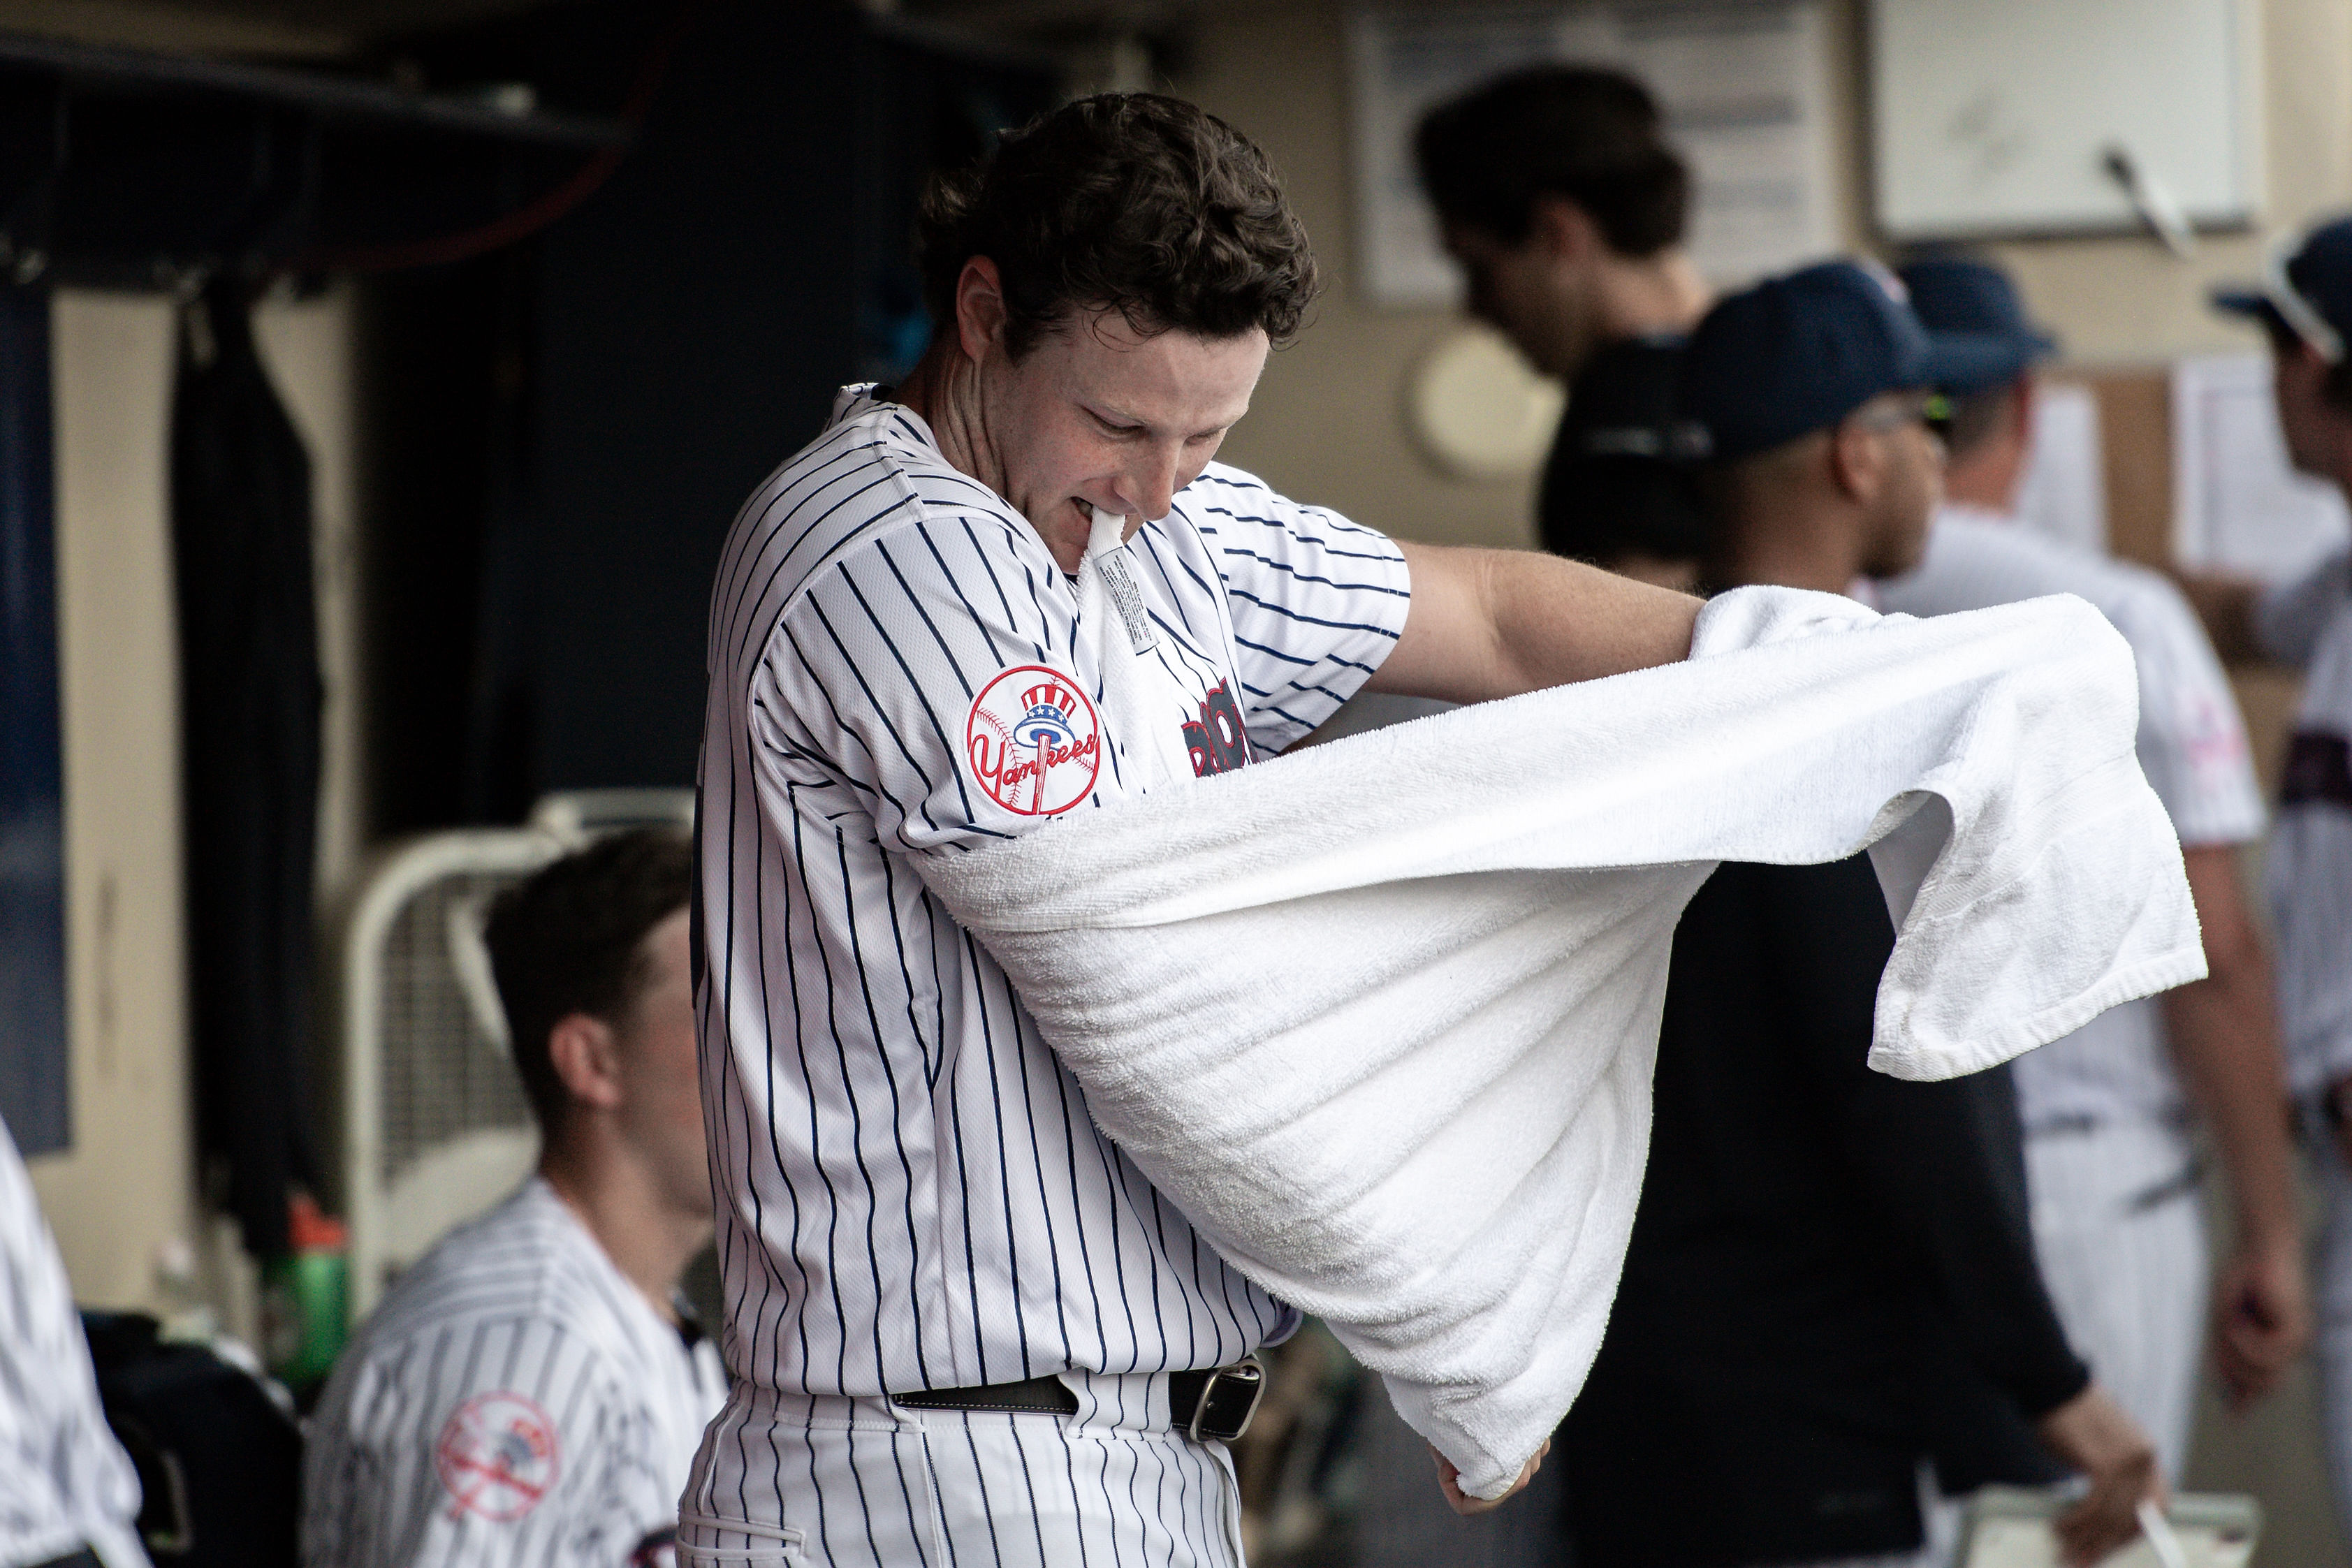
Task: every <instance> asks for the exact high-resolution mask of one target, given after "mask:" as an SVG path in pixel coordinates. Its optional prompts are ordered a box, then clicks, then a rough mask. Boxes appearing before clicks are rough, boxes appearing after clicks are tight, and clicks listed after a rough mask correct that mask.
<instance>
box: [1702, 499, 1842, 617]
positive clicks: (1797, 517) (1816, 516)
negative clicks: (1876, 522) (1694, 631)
mask: <svg viewBox="0 0 2352 1568" xmlns="http://www.w3.org/2000/svg"><path fill="white" fill-rule="evenodd" d="M1846 521H1847V519H1846V518H1844V517H1843V516H1842V515H1841V513H1840V512H1839V510H1838V509H1837V508H1836V507H1833V506H1832V505H1831V504H1830V503H1829V502H1828V499H1827V497H1818V496H1814V495H1811V494H1806V495H1798V494H1794V493H1791V494H1789V495H1786V496H1782V497H1770V498H1768V497H1749V498H1748V501H1747V503H1746V504H1745V505H1743V506H1741V507H1738V511H1737V513H1736V514H1735V520H1734V522H1733V524H1732V526H1731V527H1730V528H1726V529H1725V530H1724V532H1723V541H1722V546H1721V549H1720V550H1719V552H1718V554H1717V558H1716V559H1715V560H1714V561H1713V562H1712V563H1711V565H1710V570H1708V573H1707V578H1708V580H1709V582H1710V583H1711V585H1712V586H1714V587H1716V588H1718V589H1724V588H1745V587H1748V586H1749V585H1751V584H1759V583H1760V584H1769V585H1771V586H1773V587H1776V588H1811V589H1816V590H1819V591H1822V592H1823V593H1843V592H1845V591H1848V590H1849V589H1851V588H1852V587H1853V580H1854V579H1855V578H1856V577H1857V576H1859V575H1860V574H1861V571H1862V547H1861V538H1860V530H1859V528H1855V527H1848V526H1843V524H1845V522H1846Z"/></svg>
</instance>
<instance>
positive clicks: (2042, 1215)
mask: <svg viewBox="0 0 2352 1568" xmlns="http://www.w3.org/2000/svg"><path fill="white" fill-rule="evenodd" d="M2025 1166H2026V1190H2027V1193H2028V1194H2029V1196H2030V1197H2031V1198H2032V1213H2033V1243H2034V1249H2035V1251H2036V1252H2037V1253H2038V1254H2039V1255H2040V1257H2041V1260H2042V1281H2043V1282H2044V1283H2045V1284H2047V1285H2048V1286H2049V1288H2050V1296H2051V1300H2052V1301H2053V1302H2054V1303H2055V1304H2056V1305H2057V1308H2058V1321H2059V1322H2061V1323H2062V1324H2063V1325H2064V1326H2065V1330H2066V1337H2067V1338H2068V1339H2069V1340H2071V1341H2073V1342H2074V1351H2075V1354H2078V1355H2080V1356H2082V1357H2083V1359H2084V1360H2085V1361H2087V1362H2089V1363H2090V1364H2091V1375H2092V1376H2093V1377H2095V1378H2096V1379H2097V1380H2098V1381H2099V1383H2100V1384H2101V1385H2104V1386H2105V1388H2106V1390H2107V1392H2108V1393H2110V1394H2112V1395H2114V1396H2115V1398H2116V1403H2117V1404H2118V1405H2121V1406H2123V1407H2124V1409H2125V1410H2126V1412H2128V1413H2129V1414H2130V1416H2131V1417H2132V1419H2133V1420H2135V1421H2137V1422H2138V1423H2139V1424H2140V1426H2141V1427H2142V1428H2143V1429H2144V1430H2146V1431H2147V1435H2148V1437H2149V1438H2150V1439H2151V1440H2152V1441H2153V1442H2154V1443H2155V1444H2156V1452H2157V1458H2158V1461H2159V1462H2160V1463H2161V1464H2162V1465H2163V1467H2164V1475H2165V1479H2166V1480H2167V1482H2168V1484H2170V1485H2172V1486H2174V1487H2178V1486H2179V1484H2180V1471H2181V1467H2182V1465H2184V1464H2185V1463H2186V1462H2187V1461H2188V1458H2189V1434H2190V1431H2191V1429H2192V1427H2194V1425H2195V1422H2196V1417H2197V1367H2198V1363H2199V1360H2200V1357H2201V1356H2202V1355H2203V1354H2204V1347H2205V1323H2206V1315H2207V1312H2208V1310H2209V1307H2208V1297H2209V1295H2210V1288H2209V1284H2208V1281H2209V1279H2210V1267H2211V1260H2210V1255H2209V1252H2208V1249H2207V1246H2206V1239H2205V1206H2204V1202H2203V1196H2202V1194H2201V1193H2200V1190H2199V1186H2198V1182H2197V1176H2196V1172H2197V1154H2196V1149H2195V1147H2194V1145H2192V1144H2191V1143H2190V1141H2189V1134H2188V1133H2187V1131H2186V1130H2185V1129H2181V1128H2176V1127H2173V1126H2170V1125H2168V1124H2164V1123H2161V1122H2158V1121H2154V1120H2150V1119H2146V1118H2130V1119H2124V1118H2117V1119H2115V1120H2110V1121H2102V1122H2099V1123H2097V1124H2094V1125H2089V1126H2066V1127H2060V1128H2056V1129H2053V1130H2050V1131H2045V1132H2038V1133H2032V1134H2028V1135H2027V1137H2026V1140H2025Z"/></svg>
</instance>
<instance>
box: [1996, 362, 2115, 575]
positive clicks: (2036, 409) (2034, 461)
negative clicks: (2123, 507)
mask: <svg viewBox="0 0 2352 1568" xmlns="http://www.w3.org/2000/svg"><path fill="white" fill-rule="evenodd" d="M2017 517H2018V521H2020V522H2021V523H2023V524H2025V525H2026V526H2027V527H2028V528H2033V529H2035V530H2036V531H2038V532H2041V533H2044V534H2047V535H2049V536H2050V537H2051V538H2054V539H2062V540H2063V541H2065V542H2066V543H2067V544H2070V545H2073V546H2074V547H2076V548H2077V549H2086V550H2091V551H2094V552H2096V553H2100V554H2104V553H2105V550H2106V548H2107V476H2106V459H2105V455H2104V453H2103V451H2102V449H2101V447H2100V444H2099V403H2098V400H2097V399H2096V398H2095V397H2094V396H2092V395H2091V389H2090V388H2088V387H2085V386H2076V385H2074V384H2073V383H2071V382H2043V383H2042V385H2041V386H2040V387H2038V388H2037V389H2036V395H2035V397H2034V400H2033V434H2032V447H2031V448H2030V449H2029V452H2028V455H2027V457H2026V460H2025V472H2024V474H2023V475H2022V476H2020V478H2019V480H2018V486H2017Z"/></svg>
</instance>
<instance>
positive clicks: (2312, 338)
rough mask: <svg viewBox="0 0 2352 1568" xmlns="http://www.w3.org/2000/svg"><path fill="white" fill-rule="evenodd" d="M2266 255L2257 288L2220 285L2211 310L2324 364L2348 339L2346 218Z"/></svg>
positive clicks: (2349, 232) (2350, 259)
mask: <svg viewBox="0 0 2352 1568" xmlns="http://www.w3.org/2000/svg"><path fill="white" fill-rule="evenodd" d="M2289 244H2290V246H2291V248H2288V247H2282V248H2281V249H2279V250H2276V251H2273V253H2272V254H2271V259H2270V265H2269V267H2266V268H2265V269H2264V276H2263V281H2262V282H2260V283H2236V284H2225V285H2223V286H2222V287H2219V288H2216V289H2215V290H2213V308H2215V309H2216V310H2223V311H2227V312H2229V313H2230V314H2231V315H2233V316H2252V317H2253V318H2254V319H2257V320H2260V321H2262V322H2263V323H2265V324H2266V325H2268V326H2271V327H2273V328H2275V329H2280V330H2282V331H2284V332H2287V333H2289V334H2291V335H2293V336H2294V337H2296V338H2300V339H2302V340H2304V341H2305V342H2306V343H2308V344H2310V345H2311V346H2312V348H2313V349H2314V350H2317V352H2318V354H2319V357H2320V358H2321V359H2323V360H2326V361H2327V362H2328V363H2329V364H2331V365H2333V364H2340V363H2342V362H2343V359H2344V347H2345V343H2346V342H2347V340H2352V218H2337V219H2336V220H2334V221H2333V222H2330V223H2325V224H2321V225H2318V226H2316V227H2315V228H2313V229H2311V230H2310V231H2308V232H2307V233H2305V235H2303V236H2302V238H2301V239H2300V240H2299V241H2291V242H2289Z"/></svg>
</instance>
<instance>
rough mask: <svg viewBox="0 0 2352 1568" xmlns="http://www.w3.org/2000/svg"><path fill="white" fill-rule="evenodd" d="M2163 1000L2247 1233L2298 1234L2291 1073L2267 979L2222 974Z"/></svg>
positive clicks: (2188, 1078)
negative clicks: (2252, 981)
mask: <svg viewBox="0 0 2352 1568" xmlns="http://www.w3.org/2000/svg"><path fill="white" fill-rule="evenodd" d="M2164 1006H2165V1015H2166V1020H2167V1023H2168V1028H2169V1030H2170V1033H2171V1035H2172V1040H2173V1050H2174V1052H2175V1055H2176V1057H2177V1059H2178V1061H2179V1064H2180V1071H2181V1077H2182V1079H2183V1081H2184V1082H2185V1084H2186V1086H2187V1088H2188V1090H2189V1097H2190V1098H2191V1099H2192V1100H2193V1101H2194V1102H2195V1103H2196V1104H2197V1107H2198V1109H2199V1110H2200V1112H2201V1113H2203V1115H2204V1118H2205V1122H2206V1124H2207V1126H2208V1127H2209V1128H2210V1129H2211V1132H2212V1135H2213V1144H2214V1147H2215V1149H2216V1150H2217V1152H2218V1153H2219V1154H2220V1155H2221V1163H2222V1165H2223V1166H2224V1167H2226V1168H2227V1170H2228V1172H2229V1176H2230V1191H2231V1199H2232V1201H2233V1202H2234V1203H2235V1205H2236V1207H2237V1210H2238V1225H2239V1232H2240V1234H2241V1235H2242V1236H2245V1237H2248V1238H2250V1239H2252V1238H2255V1237H2262V1238H2268V1239H2286V1238H2291V1237H2292V1236H2293V1235H2294V1228H2295V1223H2294V1176H2293V1170H2294V1164H2293V1155H2292V1153H2291V1147H2290V1142H2289V1138H2288V1131H2287V1112H2286V1078H2285V1073H2284V1071H2283V1069H2282V1068H2281V1066H2280V1062H2279V1051H2278V1036H2277V1030H2276V1026H2275V1024H2274V1023H2273V1019H2272V1016H2271V998H2270V988H2269V986H2268V984H2267V983H2264V984H2261V985H2248V984H2243V983H2239V984H2232V983H2231V980H2230V979H2229V978H2227V977H2222V976H2220V975H2216V976H2215V977H2212V978H2210V979H2206V980H2200V981H2198V982H2197V983H2196V984H2195V985H2190V986H2183V987H2181V988H2179V990H2176V991H2171V992H2168V993H2167V994H2166V997H2165V999H2164Z"/></svg>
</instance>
